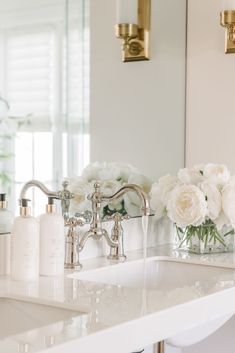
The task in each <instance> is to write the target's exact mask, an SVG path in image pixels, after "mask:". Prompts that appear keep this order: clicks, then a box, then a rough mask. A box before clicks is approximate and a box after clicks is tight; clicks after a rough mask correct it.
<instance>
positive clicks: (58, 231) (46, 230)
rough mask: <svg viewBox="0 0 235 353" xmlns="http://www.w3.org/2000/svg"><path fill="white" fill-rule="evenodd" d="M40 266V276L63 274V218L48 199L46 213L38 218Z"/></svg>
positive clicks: (50, 199) (51, 200) (52, 200)
mask: <svg viewBox="0 0 235 353" xmlns="http://www.w3.org/2000/svg"><path fill="white" fill-rule="evenodd" d="M39 222H40V265H39V272H40V275H42V276H60V275H63V273H64V247H65V236H64V218H63V216H62V215H61V214H59V213H57V212H56V205H55V204H54V199H53V198H51V197H49V198H48V204H47V205H46V213H45V214H43V215H41V216H40V221H39Z"/></svg>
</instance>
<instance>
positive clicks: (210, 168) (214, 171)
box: [204, 163, 230, 186]
mask: <svg viewBox="0 0 235 353" xmlns="http://www.w3.org/2000/svg"><path fill="white" fill-rule="evenodd" d="M204 177H205V179H207V180H208V181H209V182H210V183H213V184H216V185H222V186H223V185H225V184H226V183H227V182H228V181H229V178H230V172H229V170H228V168H227V167H226V166H225V165H223V164H212V163H211V164H207V165H206V166H205V168H204Z"/></svg>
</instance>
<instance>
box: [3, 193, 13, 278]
mask: <svg viewBox="0 0 235 353" xmlns="http://www.w3.org/2000/svg"><path fill="white" fill-rule="evenodd" d="M13 218H14V217H13V213H12V212H11V211H9V210H8V209H7V200H6V194H0V275H8V274H9V273H10V246H11V230H12V223H13Z"/></svg>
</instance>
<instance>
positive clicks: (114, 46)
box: [0, 0, 186, 205]
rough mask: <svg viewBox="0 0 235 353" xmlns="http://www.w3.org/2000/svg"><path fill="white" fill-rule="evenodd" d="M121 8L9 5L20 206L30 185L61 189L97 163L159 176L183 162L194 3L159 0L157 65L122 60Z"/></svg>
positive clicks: (3, 88) (8, 65) (5, 162)
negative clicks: (189, 13)
mask: <svg viewBox="0 0 235 353" xmlns="http://www.w3.org/2000/svg"><path fill="white" fill-rule="evenodd" d="M115 12H116V1H115V0H96V1H88V0H34V1H31V0H20V1H19V0H8V1H7V2H5V1H4V0H0V49H1V50H0V99H1V102H0V103H1V104H0V144H1V154H0V157H1V158H0V165H1V169H0V184H1V190H2V191H7V189H8V187H9V186H10V188H11V195H12V200H15V201H14V202H16V200H17V196H18V194H19V190H20V188H21V187H22V184H23V183H25V182H26V181H27V180H30V179H39V180H41V181H42V182H44V183H46V184H47V186H49V187H51V188H58V186H59V184H60V183H61V181H62V179H63V178H64V177H66V176H68V175H70V176H71V175H74V174H75V175H79V174H80V173H81V171H82V169H83V168H84V167H85V166H86V165H87V164H88V163H89V162H90V161H92V162H93V161H95V160H100V161H105V160H107V161H109V162H111V161H113V162H115V161H117V162H126V163H130V164H132V165H134V166H135V167H137V168H139V169H140V170H141V171H142V173H143V174H145V175H147V176H149V177H150V178H151V179H152V180H154V179H156V178H157V177H159V176H160V175H162V174H166V173H167V172H175V171H176V170H177V169H178V168H179V167H182V166H183V164H184V131H185V126H184V125H185V124H184V122H185V41H186V0H179V1H177V2H175V1H174V0H159V1H156V2H155V0H153V1H152V30H151V52H152V55H151V60H150V61H149V62H141V63H129V64H123V63H122V62H121V52H120V42H119V41H118V40H117V39H116V38H115V35H114V30H113V28H114V24H115V17H116V14H115ZM169 20H170V22H171V27H170V26H168V25H167V24H168V23H169ZM8 178H9V179H10V180H11V182H10V185H9V183H8ZM37 197H39V195H38V196H37ZM14 202H13V203H12V205H13V204H14ZM37 203H38V202H37Z"/></svg>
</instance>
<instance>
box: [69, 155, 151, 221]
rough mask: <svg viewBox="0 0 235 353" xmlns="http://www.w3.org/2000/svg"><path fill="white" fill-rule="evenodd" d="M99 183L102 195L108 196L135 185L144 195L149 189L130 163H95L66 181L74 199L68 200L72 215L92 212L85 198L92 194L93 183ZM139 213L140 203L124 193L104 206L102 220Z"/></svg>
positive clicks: (131, 194) (133, 196) (144, 178)
mask: <svg viewBox="0 0 235 353" xmlns="http://www.w3.org/2000/svg"><path fill="white" fill-rule="evenodd" d="M96 181H99V182H100V183H101V192H102V193H103V194H104V195H105V196H111V195H113V194H114V193H115V192H117V191H118V190H119V189H120V188H121V187H122V186H123V185H125V184H127V183H128V184H137V185H139V186H140V187H142V188H143V190H144V191H145V192H146V193H149V192H150V190H151V185H152V183H151V181H150V180H149V179H148V178H147V177H146V176H144V175H142V174H141V173H140V172H139V171H138V169H136V168H134V167H132V166H131V165H129V164H122V163H107V162H102V163H100V162H95V163H91V164H89V165H88V166H87V167H86V168H85V169H84V170H83V172H82V175H81V176H80V177H73V178H69V184H70V185H69V190H70V191H71V192H72V193H74V195H75V198H74V199H72V201H71V208H70V210H71V213H73V214H76V213H80V212H83V211H84V210H91V202H90V201H89V200H88V199H87V196H88V195H89V194H91V193H92V192H93V191H94V183H95V182H96ZM139 210H140V200H139V198H138V196H137V195H135V194H134V193H131V192H129V193H127V194H125V195H124V197H123V199H120V200H117V201H116V202H114V203H112V204H103V217H106V216H111V215H112V214H113V213H115V212H119V213H121V214H122V215H125V214H129V215H136V214H138V213H139Z"/></svg>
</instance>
